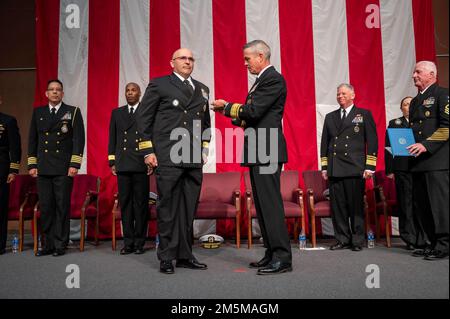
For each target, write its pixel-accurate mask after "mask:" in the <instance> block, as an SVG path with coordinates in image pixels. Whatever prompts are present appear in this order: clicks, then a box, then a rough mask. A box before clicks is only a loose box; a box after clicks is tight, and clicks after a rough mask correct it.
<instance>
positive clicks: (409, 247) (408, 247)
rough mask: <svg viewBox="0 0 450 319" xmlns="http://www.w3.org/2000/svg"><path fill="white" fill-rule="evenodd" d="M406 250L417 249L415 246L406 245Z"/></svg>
mask: <svg viewBox="0 0 450 319" xmlns="http://www.w3.org/2000/svg"><path fill="white" fill-rule="evenodd" d="M405 249H406V250H415V249H416V248H415V247H414V245H413V244H406V247H405Z"/></svg>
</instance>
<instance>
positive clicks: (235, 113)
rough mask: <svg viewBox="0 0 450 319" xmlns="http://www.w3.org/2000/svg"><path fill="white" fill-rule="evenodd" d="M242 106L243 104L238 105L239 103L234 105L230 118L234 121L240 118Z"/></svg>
mask: <svg viewBox="0 0 450 319" xmlns="http://www.w3.org/2000/svg"><path fill="white" fill-rule="evenodd" d="M241 106H242V104H238V103H234V104H233V105H232V106H231V110H230V117H231V118H232V119H235V118H239V109H240V108H241Z"/></svg>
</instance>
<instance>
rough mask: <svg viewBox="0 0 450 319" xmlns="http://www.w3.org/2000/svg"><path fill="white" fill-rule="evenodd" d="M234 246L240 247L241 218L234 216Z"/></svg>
mask: <svg viewBox="0 0 450 319" xmlns="http://www.w3.org/2000/svg"><path fill="white" fill-rule="evenodd" d="M236 246H237V248H240V247H241V218H240V215H237V216H236Z"/></svg>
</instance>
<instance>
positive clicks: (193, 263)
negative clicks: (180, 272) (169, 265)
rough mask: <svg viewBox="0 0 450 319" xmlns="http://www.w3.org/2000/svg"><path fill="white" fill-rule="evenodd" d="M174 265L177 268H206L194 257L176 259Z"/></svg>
mask: <svg viewBox="0 0 450 319" xmlns="http://www.w3.org/2000/svg"><path fill="white" fill-rule="evenodd" d="M175 266H176V267H177V268H189V269H198V270H205V269H207V268H208V266H207V265H206V264H203V263H201V262H199V261H198V260H195V259H178V260H177V263H176V264H175Z"/></svg>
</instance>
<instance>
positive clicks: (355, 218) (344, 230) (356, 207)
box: [329, 177, 365, 246]
mask: <svg viewBox="0 0 450 319" xmlns="http://www.w3.org/2000/svg"><path fill="white" fill-rule="evenodd" d="M329 180H330V204H331V211H332V216H331V217H332V218H331V219H332V221H333V228H334V236H335V238H336V239H337V240H338V241H339V242H341V243H343V244H353V245H355V246H363V244H364V238H365V237H364V235H365V234H364V233H365V231H364V189H365V180H364V179H363V178H362V177H342V178H341V177H330V178H329ZM349 220H350V224H349Z"/></svg>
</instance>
